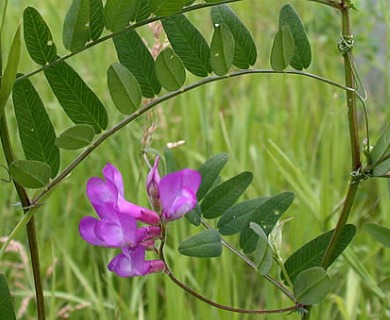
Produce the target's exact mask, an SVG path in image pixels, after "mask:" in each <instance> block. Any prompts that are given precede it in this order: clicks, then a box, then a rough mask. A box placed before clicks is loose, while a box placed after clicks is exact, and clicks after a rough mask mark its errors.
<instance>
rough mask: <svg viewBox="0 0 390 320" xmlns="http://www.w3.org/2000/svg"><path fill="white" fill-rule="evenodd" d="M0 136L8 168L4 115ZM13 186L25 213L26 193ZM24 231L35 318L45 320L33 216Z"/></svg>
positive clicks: (8, 144)
mask: <svg viewBox="0 0 390 320" xmlns="http://www.w3.org/2000/svg"><path fill="white" fill-rule="evenodd" d="M0 136H1V144H2V147H3V151H4V156H5V159H6V161H7V164H8V166H9V165H10V164H11V163H12V162H13V161H14V160H15V157H14V155H13V151H12V146H11V142H10V139H9V132H8V126H7V121H6V116H5V114H4V115H3V117H2V118H1V120H0ZM14 186H15V189H16V192H17V194H18V197H19V200H20V203H21V206H22V208H23V212H24V213H27V212H28V210H29V208H30V206H31V203H30V199H29V197H28V195H27V193H26V190H25V189H24V188H23V187H22V186H21V185H19V184H18V183H16V182H15V181H14ZM26 229H27V238H28V244H29V250H30V256H31V264H32V270H33V277H34V284H35V297H36V303H37V317H38V320H45V300H44V297H43V289H42V281H41V273H40V263H39V251H38V241H37V234H36V228H35V218H34V216H32V217H31V219H30V220H29V222H28V223H27V225H26Z"/></svg>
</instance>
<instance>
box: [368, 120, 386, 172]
mask: <svg viewBox="0 0 390 320" xmlns="http://www.w3.org/2000/svg"><path fill="white" fill-rule="evenodd" d="M389 153H390V126H388V127H387V128H386V130H385V131H384V132H383V134H382V135H381V137H380V138H379V139H378V142H377V143H376V144H375V146H374V148H373V149H372V150H371V152H370V160H371V162H375V161H378V160H379V159H381V158H382V157H384V156H385V155H387V154H389ZM389 170H390V159H387V160H385V161H383V162H381V163H379V164H378V165H377V166H375V167H374V169H373V174H374V176H382V175H384V174H386V173H387V172H388V171H389Z"/></svg>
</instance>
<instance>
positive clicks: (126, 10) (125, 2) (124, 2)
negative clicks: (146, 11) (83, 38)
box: [104, 0, 138, 32]
mask: <svg viewBox="0 0 390 320" xmlns="http://www.w3.org/2000/svg"><path fill="white" fill-rule="evenodd" d="M137 11H138V0H107V2H106V5H105V7H104V25H105V26H106V28H107V29H109V30H111V31H112V32H117V31H120V30H122V29H123V28H124V27H126V26H128V25H129V22H130V21H134V20H135V18H136V15H137Z"/></svg>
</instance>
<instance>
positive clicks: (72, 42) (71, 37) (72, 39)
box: [62, 0, 91, 52]
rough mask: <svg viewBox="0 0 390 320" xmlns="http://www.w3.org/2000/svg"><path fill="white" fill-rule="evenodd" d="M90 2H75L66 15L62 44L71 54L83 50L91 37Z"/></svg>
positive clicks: (84, 0) (75, 0)
mask: <svg viewBox="0 0 390 320" xmlns="http://www.w3.org/2000/svg"><path fill="white" fill-rule="evenodd" d="M89 9H90V8H89V0H73V2H72V4H71V6H70V8H69V10H68V12H67V13H66V15H65V20H64V27H63V30H62V42H63V44H64V47H65V48H66V49H68V50H69V51H70V52H74V51H76V50H78V49H81V48H83V47H84V46H85V44H86V43H87V42H88V41H89V39H90V37H91V33H90V28H89V17H90V13H89V12H90V10H89Z"/></svg>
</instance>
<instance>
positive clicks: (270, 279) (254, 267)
mask: <svg viewBox="0 0 390 320" xmlns="http://www.w3.org/2000/svg"><path fill="white" fill-rule="evenodd" d="M201 223H202V225H203V226H204V227H205V228H206V229H208V230H210V229H212V227H211V226H210V225H209V224H208V223H207V222H206V221H205V220H204V219H203V218H201ZM221 242H222V245H223V246H224V247H225V248H227V249H228V250H229V251H230V252H232V253H233V254H235V255H236V256H237V257H239V258H240V259H241V260H243V261H244V262H245V263H246V264H247V265H249V266H250V267H251V268H253V269H254V270H255V271H256V272H257V266H256V265H255V264H254V263H253V261H252V260H250V259H249V258H248V257H247V256H245V255H244V254H242V253H241V252H240V251H238V250H237V249H236V248H235V247H233V246H232V245H231V244H230V243H228V242H227V241H225V240H224V239H221ZM263 277H264V278H265V279H266V280H268V281H269V282H270V283H272V284H273V285H274V286H275V287H277V288H278V289H279V290H280V291H281V292H282V293H283V294H285V295H286V296H287V297H288V298H289V299H290V300H292V301H293V302H295V303H297V301H296V300H295V297H294V295H293V294H292V293H291V292H290V291H289V290H288V289H287V288H286V287H285V286H284V285H283V284H282V283H280V282H279V281H277V280H276V279H274V278H273V277H271V276H270V275H268V274H265V275H263Z"/></svg>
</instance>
